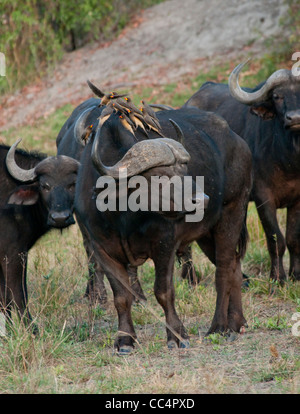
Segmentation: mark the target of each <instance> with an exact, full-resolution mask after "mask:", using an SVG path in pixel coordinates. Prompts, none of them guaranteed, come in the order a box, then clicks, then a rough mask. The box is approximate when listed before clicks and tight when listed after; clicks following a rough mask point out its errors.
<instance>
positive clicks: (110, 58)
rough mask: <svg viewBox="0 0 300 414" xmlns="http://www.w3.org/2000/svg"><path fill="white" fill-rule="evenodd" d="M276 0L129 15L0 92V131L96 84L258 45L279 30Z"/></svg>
mask: <svg viewBox="0 0 300 414" xmlns="http://www.w3.org/2000/svg"><path fill="white" fill-rule="evenodd" d="M286 10H287V6H286V4H285V2H284V0H251V1H249V0H226V1H225V0H185V1H182V0H169V1H165V2H163V3H161V4H159V5H157V6H154V7H151V8H149V9H147V10H145V11H144V12H142V13H140V14H139V15H136V16H135V18H134V19H133V20H132V22H131V23H130V25H128V26H127V28H125V30H123V32H122V33H121V35H120V36H119V37H118V38H117V39H116V40H115V41H113V42H110V43H107V44H100V43H97V42H96V43H94V44H92V45H87V46H85V47H83V48H81V49H79V50H76V51H74V52H71V53H68V54H66V55H65V56H64V58H63V60H62V61H61V62H60V63H59V64H58V65H57V67H56V69H55V71H54V73H53V74H52V75H51V76H49V77H48V78H46V79H42V80H39V81H37V82H36V83H35V84H32V85H29V86H27V87H25V88H23V89H22V90H20V91H17V92H16V93H14V94H13V95H10V96H5V97H3V98H2V100H1V98H0V110H1V118H0V131H1V130H5V129H7V128H9V127H10V126H17V125H22V124H30V123H32V122H34V121H35V120H36V119H38V118H40V117H44V118H46V117H47V116H48V115H49V114H51V113H52V112H53V111H55V109H57V108H59V107H61V106H62V105H64V104H66V103H68V102H71V103H75V104H76V103H79V102H81V101H82V100H84V99H86V98H88V97H90V96H92V94H91V92H90V90H89V88H88V87H87V85H86V80H87V79H91V80H93V81H94V82H95V83H96V84H97V85H100V86H101V88H103V89H104V90H110V89H111V88H117V87H119V88H121V87H126V88H129V89H130V87H132V86H134V85H144V86H153V85H157V84H167V83H171V82H176V81H177V80H179V79H180V78H182V77H183V76H191V77H192V76H195V75H197V74H198V73H199V72H200V71H201V70H204V69H205V68H208V67H210V66H211V65H215V64H218V63H220V62H221V61H222V60H226V61H228V60H229V59H231V58H232V59H236V58H237V56H245V55H247V56H248V55H249V54H252V55H254V56H256V57H257V56H259V55H261V54H263V53H265V52H266V50H265V46H264V40H265V39H267V38H269V37H276V36H279V35H280V34H281V31H282V28H281V26H280V23H279V22H280V18H281V17H282V16H283V15H284V13H285V12H286Z"/></svg>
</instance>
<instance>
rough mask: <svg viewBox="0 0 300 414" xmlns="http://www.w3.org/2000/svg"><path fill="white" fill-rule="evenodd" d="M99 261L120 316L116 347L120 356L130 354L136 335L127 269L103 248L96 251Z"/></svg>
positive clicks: (132, 295)
mask: <svg viewBox="0 0 300 414" xmlns="http://www.w3.org/2000/svg"><path fill="white" fill-rule="evenodd" d="M95 255H96V259H97V261H99V262H101V265H102V268H103V271H104V272H105V275H106V277H107V279H108V281H109V284H110V286H111V288H112V291H113V296H114V305H115V308H116V311H117V314H118V334H117V337H116V339H115V343H114V347H115V348H116V349H117V351H118V353H119V354H120V355H125V354H126V355H127V354H129V353H130V352H131V351H132V350H133V348H134V343H135V341H136V334H135V331H134V327H133V322H132V317H131V305H132V302H133V297H134V291H133V289H132V288H131V286H130V280H129V275H128V272H127V268H126V267H125V266H124V265H122V264H121V263H119V262H117V261H115V260H114V259H112V258H111V257H110V256H109V255H107V254H106V253H105V252H104V251H103V250H102V249H101V248H99V249H98V250H97V251H95Z"/></svg>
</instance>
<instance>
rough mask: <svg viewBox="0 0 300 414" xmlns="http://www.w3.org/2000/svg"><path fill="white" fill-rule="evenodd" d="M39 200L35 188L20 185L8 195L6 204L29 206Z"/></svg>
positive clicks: (36, 188)
mask: <svg viewBox="0 0 300 414" xmlns="http://www.w3.org/2000/svg"><path fill="white" fill-rule="evenodd" d="M38 199H39V191H38V187H37V186H32V185H31V186H30V185H22V186H19V187H17V188H16V189H15V190H14V191H13V192H12V193H11V195H10V197H9V199H8V202H7V204H17V205H24V206H31V205H33V204H36V203H37V201H38Z"/></svg>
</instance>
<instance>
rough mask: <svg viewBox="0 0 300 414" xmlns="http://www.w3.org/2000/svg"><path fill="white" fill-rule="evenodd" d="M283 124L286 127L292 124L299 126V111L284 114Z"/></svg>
mask: <svg viewBox="0 0 300 414" xmlns="http://www.w3.org/2000/svg"><path fill="white" fill-rule="evenodd" d="M285 122H286V124H287V125H288V126H289V125H293V124H300V111H289V112H287V113H286V114H285Z"/></svg>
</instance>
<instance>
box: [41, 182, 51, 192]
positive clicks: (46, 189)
mask: <svg viewBox="0 0 300 414" xmlns="http://www.w3.org/2000/svg"><path fill="white" fill-rule="evenodd" d="M41 188H42V190H44V191H50V190H51V186H50V185H49V184H48V183H41Z"/></svg>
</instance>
